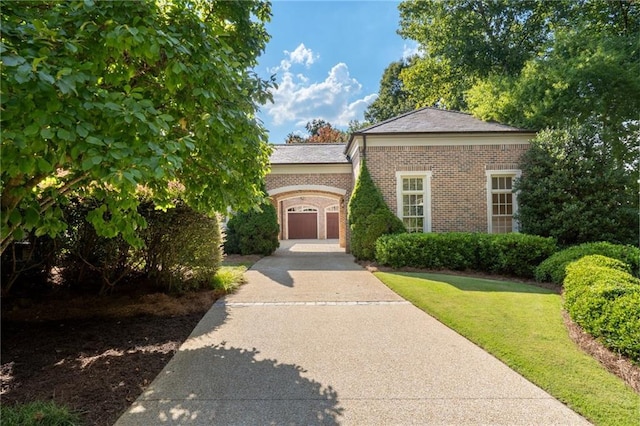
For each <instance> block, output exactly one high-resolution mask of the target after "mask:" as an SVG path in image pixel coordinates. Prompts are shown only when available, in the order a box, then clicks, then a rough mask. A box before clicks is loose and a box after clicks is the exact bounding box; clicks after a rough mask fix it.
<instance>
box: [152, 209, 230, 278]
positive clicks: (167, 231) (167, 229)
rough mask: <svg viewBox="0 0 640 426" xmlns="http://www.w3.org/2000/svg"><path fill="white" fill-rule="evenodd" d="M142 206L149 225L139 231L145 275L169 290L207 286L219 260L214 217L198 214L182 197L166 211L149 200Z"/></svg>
mask: <svg viewBox="0 0 640 426" xmlns="http://www.w3.org/2000/svg"><path fill="white" fill-rule="evenodd" d="M141 207H142V209H143V210H144V211H143V212H142V215H143V217H145V219H146V220H147V222H148V224H149V226H148V228H146V229H145V230H143V231H142V239H143V240H144V242H145V246H144V249H143V250H142V258H143V260H144V271H145V274H146V275H147V276H148V277H149V278H150V279H152V280H154V281H156V282H157V283H158V284H161V285H164V286H166V288H167V289H169V290H178V291H185V290H197V289H200V288H204V287H206V286H207V285H208V284H209V283H210V282H211V280H212V279H213V277H214V276H215V274H216V271H217V270H218V268H219V267H220V262H221V261H222V248H221V246H222V237H221V235H220V225H219V223H218V220H217V218H216V216H207V215H204V214H201V213H198V212H196V211H194V210H193V209H191V208H190V207H189V206H187V205H186V204H185V203H184V202H183V201H181V200H177V201H176V203H175V206H174V207H173V208H170V209H167V210H166V211H163V210H158V209H156V208H155V206H154V204H153V203H150V202H146V203H143V204H142V206H141Z"/></svg>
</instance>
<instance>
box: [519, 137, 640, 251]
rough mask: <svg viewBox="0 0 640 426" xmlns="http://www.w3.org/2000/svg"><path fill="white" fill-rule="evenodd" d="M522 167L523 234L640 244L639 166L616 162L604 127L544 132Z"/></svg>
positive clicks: (564, 242) (562, 241) (572, 240)
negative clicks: (639, 241) (639, 232)
mask: <svg viewBox="0 0 640 426" xmlns="http://www.w3.org/2000/svg"><path fill="white" fill-rule="evenodd" d="M521 167H522V171H523V174H522V177H521V179H519V180H518V181H516V183H515V189H516V191H519V194H518V204H519V210H518V213H517V218H518V220H519V221H520V224H521V229H522V231H523V232H525V233H530V234H536V235H543V236H551V237H554V238H556V239H557V240H558V242H559V243H560V244H561V245H563V246H568V245H573V244H579V243H583V242H589V241H610V242H614V243H622V244H632V243H634V242H637V238H638V235H637V230H638V196H637V193H636V191H637V183H636V182H637V179H638V176H639V175H638V169H637V168H636V169H635V170H628V169H627V167H626V166H624V165H623V164H620V163H619V162H618V161H617V160H616V158H615V157H614V156H613V154H612V150H611V149H610V147H609V146H608V144H607V142H606V141H603V140H602V139H601V138H600V128H599V127H596V126H589V127H587V126H581V127H578V128H571V129H567V130H547V131H543V132H540V133H539V135H538V136H537V137H536V139H534V141H533V142H532V147H531V149H530V150H529V151H528V152H526V153H525V154H524V156H523V158H522V161H521Z"/></svg>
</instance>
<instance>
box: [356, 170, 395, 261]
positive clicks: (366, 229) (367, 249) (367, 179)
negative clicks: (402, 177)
mask: <svg viewBox="0 0 640 426" xmlns="http://www.w3.org/2000/svg"><path fill="white" fill-rule="evenodd" d="M347 220H348V224H349V228H350V230H351V253H352V254H353V255H354V256H355V258H356V259H360V260H373V259H374V258H375V249H376V240H377V239H378V238H379V237H380V236H381V235H385V234H398V233H401V232H405V227H404V225H403V224H402V221H401V220H400V219H398V218H397V217H396V215H394V214H393V213H392V212H391V210H389V206H387V203H386V202H385V201H384V198H383V197H382V193H381V192H380V189H378V187H377V186H376V184H375V183H374V182H373V180H372V179H371V175H370V174H369V170H368V169H367V164H366V161H364V160H363V161H362V162H361V163H360V173H359V174H358V180H357V181H356V184H355V187H354V189H353V192H352V193H351V199H350V200H349V206H348V212H347Z"/></svg>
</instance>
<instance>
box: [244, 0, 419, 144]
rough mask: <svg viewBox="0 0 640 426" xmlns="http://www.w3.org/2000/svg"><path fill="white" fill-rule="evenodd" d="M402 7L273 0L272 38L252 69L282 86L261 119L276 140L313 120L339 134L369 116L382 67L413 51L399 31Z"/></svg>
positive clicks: (390, 3)
mask: <svg viewBox="0 0 640 426" xmlns="http://www.w3.org/2000/svg"><path fill="white" fill-rule="evenodd" d="M398 3H399V2H397V1H386V0H384V1H371V0H369V1H355V0H352V1H339V0H337V1H328V0H325V1H302V0H297V1H282V0H275V1H273V2H272V12H273V16H272V19H271V22H270V23H269V24H268V25H267V31H268V32H269V34H270V35H271V40H270V42H269V44H268V45H267V48H266V51H265V53H264V54H263V55H262V56H261V57H260V59H259V65H258V66H257V67H256V69H255V70H256V72H257V73H258V74H259V75H260V76H261V77H263V78H268V77H269V76H271V75H275V76H276V81H277V83H278V88H277V90H274V91H273V101H274V102H273V103H269V104H267V105H264V106H262V107H261V110H260V114H259V118H260V119H261V120H262V121H263V123H264V126H265V127H266V128H267V130H268V131H269V140H270V142H271V143H276V144H277V143H284V141H285V139H286V136H287V135H288V134H289V133H298V134H300V135H306V131H305V129H304V126H305V124H306V123H307V122H309V121H311V120H313V119H323V120H325V121H328V122H329V123H331V124H333V125H334V127H337V128H340V129H346V128H347V127H348V125H349V121H351V120H360V121H362V120H363V119H364V111H365V110H366V108H367V106H368V105H369V104H370V103H371V102H373V101H374V100H375V99H376V97H377V92H378V89H379V86H380V79H381V77H382V73H383V72H384V69H385V68H386V67H387V66H388V65H389V64H390V63H391V62H393V61H397V60H400V59H401V58H403V57H404V56H408V55H409V54H411V53H413V52H415V49H416V45H415V43H414V42H412V41H411V40H403V39H402V38H401V37H400V36H399V35H397V33H396V30H397V29H398V24H399V20H400V17H399V12H398Z"/></svg>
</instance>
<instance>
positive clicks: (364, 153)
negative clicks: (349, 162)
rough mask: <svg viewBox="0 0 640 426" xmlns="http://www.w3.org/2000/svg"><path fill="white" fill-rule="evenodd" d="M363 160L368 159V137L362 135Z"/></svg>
mask: <svg viewBox="0 0 640 426" xmlns="http://www.w3.org/2000/svg"><path fill="white" fill-rule="evenodd" d="M362 143H363V145H362V159H363V160H366V159H367V135H364V134H363V135H362Z"/></svg>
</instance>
